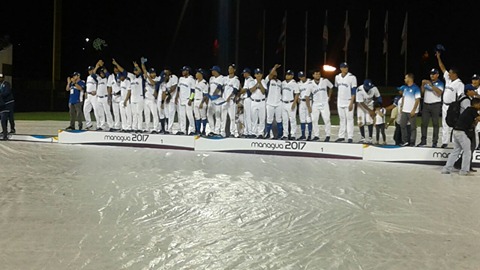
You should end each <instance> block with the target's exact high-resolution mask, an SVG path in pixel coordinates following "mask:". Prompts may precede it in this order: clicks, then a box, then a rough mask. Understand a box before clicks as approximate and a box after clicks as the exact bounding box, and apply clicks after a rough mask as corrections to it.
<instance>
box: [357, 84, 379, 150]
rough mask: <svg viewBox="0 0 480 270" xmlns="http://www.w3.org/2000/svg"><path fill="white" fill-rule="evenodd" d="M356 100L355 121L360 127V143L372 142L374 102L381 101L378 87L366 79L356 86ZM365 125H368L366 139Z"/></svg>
mask: <svg viewBox="0 0 480 270" xmlns="http://www.w3.org/2000/svg"><path fill="white" fill-rule="evenodd" d="M355 99H356V101H357V104H358V107H357V123H358V127H359V129H360V135H361V137H362V138H361V139H360V142H361V143H368V144H371V143H372V136H373V121H374V119H375V109H374V107H373V105H374V103H375V102H378V103H380V104H381V103H382V97H381V96H380V92H379V91H378V88H377V87H376V86H375V85H373V83H372V81H371V80H370V79H366V80H365V81H364V82H363V84H362V85H360V86H359V87H358V88H357V93H356V95H355ZM365 125H367V127H368V139H367V140H365Z"/></svg>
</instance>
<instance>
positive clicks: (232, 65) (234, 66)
mask: <svg viewBox="0 0 480 270" xmlns="http://www.w3.org/2000/svg"><path fill="white" fill-rule="evenodd" d="M228 67H232V68H233V69H237V66H236V65H235V64H234V63H231V64H230V65H228Z"/></svg>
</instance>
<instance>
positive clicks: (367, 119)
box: [357, 106, 373, 127]
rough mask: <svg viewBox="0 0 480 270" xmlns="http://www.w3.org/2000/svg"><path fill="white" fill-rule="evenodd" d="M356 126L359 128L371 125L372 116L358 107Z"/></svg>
mask: <svg viewBox="0 0 480 270" xmlns="http://www.w3.org/2000/svg"><path fill="white" fill-rule="evenodd" d="M357 125H358V126H359V127H361V126H365V125H367V126H368V125H373V118H372V116H371V115H370V114H369V113H368V112H367V110H365V109H364V108H361V107H360V106H358V107H357Z"/></svg>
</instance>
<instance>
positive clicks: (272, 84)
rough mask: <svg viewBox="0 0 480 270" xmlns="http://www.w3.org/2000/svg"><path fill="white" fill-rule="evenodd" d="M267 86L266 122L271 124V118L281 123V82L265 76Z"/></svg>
mask: <svg viewBox="0 0 480 270" xmlns="http://www.w3.org/2000/svg"><path fill="white" fill-rule="evenodd" d="M265 82H266V83H267V86H268V94H267V106H266V107H267V124H272V123H273V119H274V118H275V121H276V122H277V123H282V82H281V81H280V80H278V79H273V80H270V79H269V78H268V77H267V78H265Z"/></svg>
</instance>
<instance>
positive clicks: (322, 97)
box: [311, 78, 333, 105]
mask: <svg viewBox="0 0 480 270" xmlns="http://www.w3.org/2000/svg"><path fill="white" fill-rule="evenodd" d="M327 88H333V84H332V83H331V82H330V81H329V80H328V79H325V78H320V80H319V81H318V83H317V82H315V80H313V81H312V90H311V91H312V99H313V105H320V104H328V91H327Z"/></svg>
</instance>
